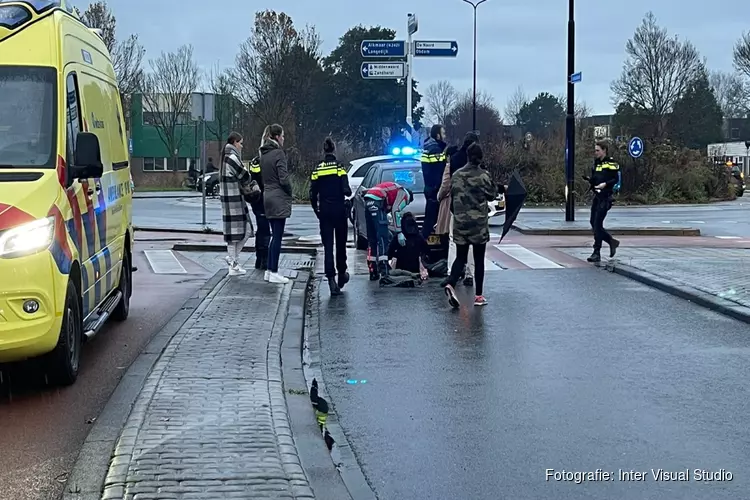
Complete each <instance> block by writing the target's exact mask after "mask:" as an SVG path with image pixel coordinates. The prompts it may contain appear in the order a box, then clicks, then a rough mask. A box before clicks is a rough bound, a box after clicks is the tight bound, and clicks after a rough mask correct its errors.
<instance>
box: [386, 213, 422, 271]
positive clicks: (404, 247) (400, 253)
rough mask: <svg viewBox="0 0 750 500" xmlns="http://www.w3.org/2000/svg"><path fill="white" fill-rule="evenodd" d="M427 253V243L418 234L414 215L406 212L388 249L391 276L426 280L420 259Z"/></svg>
mask: <svg viewBox="0 0 750 500" xmlns="http://www.w3.org/2000/svg"><path fill="white" fill-rule="evenodd" d="M428 251H429V248H428V247H427V242H426V241H425V239H424V238H423V237H422V234H421V233H420V232H419V225H418V224H417V220H416V219H415V218H414V214H412V213H411V212H406V213H405V214H404V215H403V217H402V218H401V232H400V233H399V234H398V236H396V237H395V238H393V239H392V240H391V244H390V246H389V247H388V259H390V263H391V269H392V270H391V276H408V277H410V278H412V279H422V280H426V279H427V276H428V275H427V269H425V267H424V264H423V263H422V257H423V256H424V255H425V254H426V253H427V252H428Z"/></svg>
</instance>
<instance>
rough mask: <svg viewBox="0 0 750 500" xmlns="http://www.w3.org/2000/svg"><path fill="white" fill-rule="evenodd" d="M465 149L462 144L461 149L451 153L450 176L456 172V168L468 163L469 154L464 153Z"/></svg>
mask: <svg viewBox="0 0 750 500" xmlns="http://www.w3.org/2000/svg"><path fill="white" fill-rule="evenodd" d="M467 149H468V148H465V147H463V146H462V147H461V149H459V150H458V151H456V152H455V153H453V154H452V155H451V177H452V176H453V174H455V173H456V170H458V169H459V168H461V167H463V166H464V165H466V164H467V163H469V156H468V155H467V154H466V150H467Z"/></svg>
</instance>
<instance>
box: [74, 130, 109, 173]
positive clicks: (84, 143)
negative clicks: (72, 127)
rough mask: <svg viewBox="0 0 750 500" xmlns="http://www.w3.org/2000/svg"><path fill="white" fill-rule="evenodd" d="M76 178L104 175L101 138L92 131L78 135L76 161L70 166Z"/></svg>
mask: <svg viewBox="0 0 750 500" xmlns="http://www.w3.org/2000/svg"><path fill="white" fill-rule="evenodd" d="M70 172H71V176H72V177H73V178H74V179H99V178H101V177H102V175H104V165H103V164H102V151H101V147H100V146H99V138H98V137H97V136H96V134H92V133H91V132H79V133H78V136H77V137H76V151H75V161H74V164H73V165H71V167H70Z"/></svg>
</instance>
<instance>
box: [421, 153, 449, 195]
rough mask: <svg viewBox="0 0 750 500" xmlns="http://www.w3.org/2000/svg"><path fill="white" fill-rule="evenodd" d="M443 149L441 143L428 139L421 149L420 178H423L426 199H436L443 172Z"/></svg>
mask: <svg viewBox="0 0 750 500" xmlns="http://www.w3.org/2000/svg"><path fill="white" fill-rule="evenodd" d="M445 148H446V144H445V143H444V142H443V141H438V140H435V139H432V138H430V139H429V140H427V141H426V142H425V143H424V147H423V148H422V157H421V161H422V176H423V177H424V194H425V197H427V198H428V199H432V198H434V199H437V192H438V190H439V189H440V183H441V182H442V181H443V170H445V162H446V157H445Z"/></svg>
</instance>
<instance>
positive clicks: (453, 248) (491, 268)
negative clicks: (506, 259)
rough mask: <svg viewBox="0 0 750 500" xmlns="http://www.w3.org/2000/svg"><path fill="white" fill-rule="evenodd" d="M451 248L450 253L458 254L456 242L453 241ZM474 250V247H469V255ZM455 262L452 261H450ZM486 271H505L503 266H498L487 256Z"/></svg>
mask: <svg viewBox="0 0 750 500" xmlns="http://www.w3.org/2000/svg"><path fill="white" fill-rule="evenodd" d="M450 245H451V250H450V253H449V254H448V255H451V254H452V255H456V244H455V243H453V242H452V241H451V243H450ZM472 251H473V248H469V255H471V252H472ZM450 264H453V263H452V262H450V263H449V265H450ZM448 271H449V272H450V268H448ZM484 271H485V272H487V271H504V269H503V268H502V267H501V266H498V265H497V264H495V262H493V261H492V260H490V259H488V258H487V257H485V258H484Z"/></svg>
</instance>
